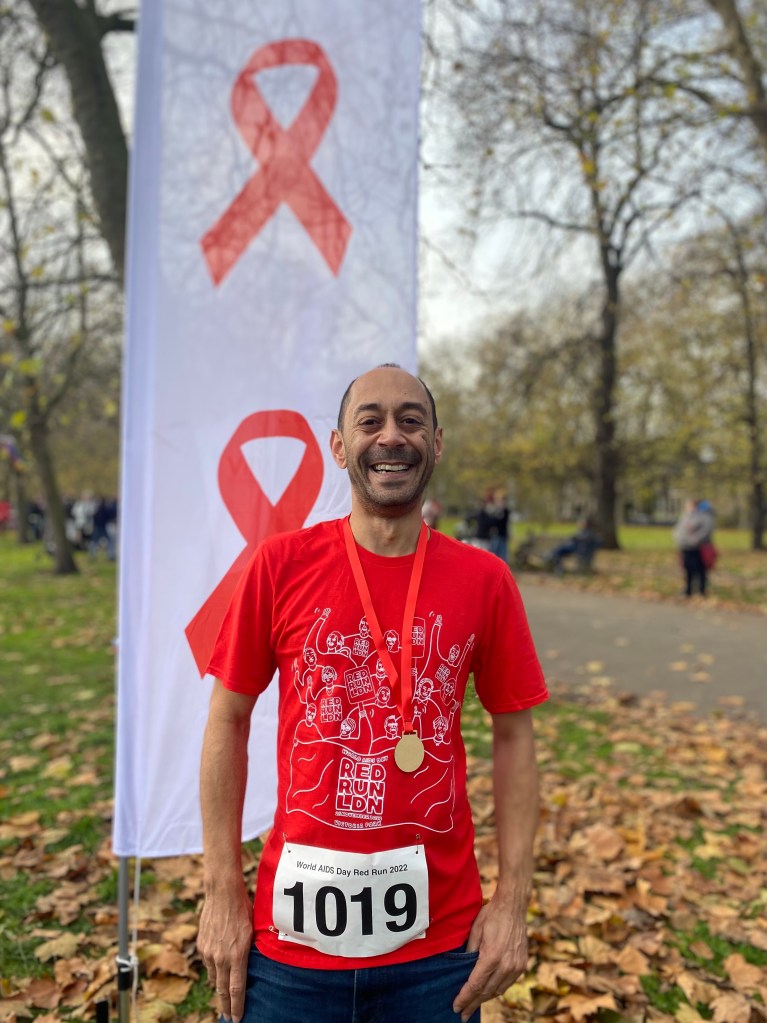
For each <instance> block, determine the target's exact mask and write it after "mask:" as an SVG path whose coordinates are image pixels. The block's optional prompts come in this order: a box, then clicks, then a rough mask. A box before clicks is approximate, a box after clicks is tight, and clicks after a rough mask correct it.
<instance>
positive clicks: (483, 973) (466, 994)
mask: <svg viewBox="0 0 767 1023" xmlns="http://www.w3.org/2000/svg"><path fill="white" fill-rule="evenodd" d="M493 792H494V796H495V826H496V831H497V834H498V885H497V887H496V890H495V894H494V895H493V897H492V898H491V899H490V901H489V902H488V903H487V905H486V906H483V907H482V909H481V910H480V912H479V914H478V916H477V918H476V920H475V921H474V924H473V926H472V929H471V933H470V935H469V941H468V945H467V948H468V950H469V951H473V950H475V949H479V960H478V961H477V965H476V966H475V967H474V969H473V970H472V972H471V974H470V976H469V979H468V980H467V981H466V983H465V984H464V986H463V987H462V988H461V990H460V992H459V993H458V997H457V998H456V1000H455V1002H454V1003H453V1008H454V1010H455V1011H456V1012H460V1013H461V1019H462V1020H463V1021H464V1023H465V1021H466V1020H468V1019H469V1017H470V1016H471V1014H472V1013H473V1012H475V1011H476V1010H477V1009H478V1008H479V1006H480V1005H481V1003H482V1002H485V1001H487V1000H488V999H489V998H494V997H495V996H496V995H499V994H502V993H503V992H504V991H505V990H506V988H507V987H508V986H509V985H510V984H513V983H514V981H515V980H516V979H517V977H519V976H520V975H521V974H522V973H524V971H525V969H526V967H527V904H528V901H529V898H530V887H531V882H532V874H533V840H534V838H535V831H536V828H537V825H538V769H537V766H536V762H535V744H534V741H533V722H532V714H531V712H530V711H529V710H524V711H518V712H517V713H514V714H496V715H494V717H493Z"/></svg>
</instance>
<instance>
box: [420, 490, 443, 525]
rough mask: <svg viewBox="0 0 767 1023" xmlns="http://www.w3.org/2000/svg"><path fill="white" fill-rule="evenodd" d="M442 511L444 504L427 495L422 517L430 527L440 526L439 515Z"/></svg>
mask: <svg viewBox="0 0 767 1023" xmlns="http://www.w3.org/2000/svg"><path fill="white" fill-rule="evenodd" d="M441 513H442V506H441V505H440V503H439V501H435V500H434V498H432V497H427V498H426V500H425V501H424V502H423V506H422V508H421V518H422V519H423V521H424V522H425V523H426V525H427V526H428V527H429V528H430V529H438V528H439V517H440V515H441Z"/></svg>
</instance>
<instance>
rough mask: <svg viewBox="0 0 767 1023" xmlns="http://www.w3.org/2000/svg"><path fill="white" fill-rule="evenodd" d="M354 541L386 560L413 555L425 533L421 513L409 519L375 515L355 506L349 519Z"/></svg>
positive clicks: (415, 512)
mask: <svg viewBox="0 0 767 1023" xmlns="http://www.w3.org/2000/svg"><path fill="white" fill-rule="evenodd" d="M349 525H350V526H351V528H352V534H353V535H354V539H355V540H356V541H357V543H358V544H359V545H360V547H364V548H365V550H366V551H370V552H371V553H373V554H380V555H382V556H383V557H385V558H397V557H402V555H404V554H413V553H414V552H415V549H416V546H417V544H418V535H419V533H420V532H421V509H420V507H416V508H413V509H412V510H411V511H409V512H407V513H406V514H405V515H399V516H396V517H394V516H382V515H373V514H371V513H370V512H368V511H367V510H365V509H361V508H359V507H358V506H357V507H355V506H354V502H353V506H352V513H351V516H350V518H349Z"/></svg>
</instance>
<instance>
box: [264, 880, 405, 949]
mask: <svg viewBox="0 0 767 1023" xmlns="http://www.w3.org/2000/svg"><path fill="white" fill-rule="evenodd" d="M283 894H284V895H286V896H287V897H288V898H290V899H292V900H293V931H294V932H295V933H296V934H304V933H305V930H306V928H305V919H306V918H305V912H306V905H305V900H304V883H303V881H296V883H295V884H294V885H291V887H290V888H283ZM381 908H382V909H383V913H384V914H385V917H386V919H385V920H383V921H382V923H383V924H385V926H386V927H387V928H388V929H389V930H390V931H409V930H410V928H411V927H412V926H413V924H414V923H415V918H416V913H417V911H418V896H417V895H416V891H415V888H414V887H413V886H412V885H411V884H404V883H400V884H393V885H391V887H390V888H386V889H385V891H384V892H383V906H382V907H381ZM350 909H351V911H352V912H358V913H359V920H360V931H361V933H362V934H364V935H371V934H373V933H374V929H373V889H372V888H371V887H365V888H362V889H361V891H359V892H356V893H355V894H353V895H349V896H348V902H347V897H346V895H345V894H344V892H343V891H341V889H340V888H336V887H335V885H323V886H322V887H321V888H319V889H318V890H317V892H316V894H315V896H314V906H313V912H314V923H315V924H316V927H317V930H318V931H319V932H320V934H324V935H325V937H327V938H337V937H339V936H340V935H341V934H343V933H344V932H345V931H346V928H347V924H348V922H349V911H350ZM329 921H332V923H330V922H329Z"/></svg>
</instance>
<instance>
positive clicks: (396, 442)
mask: <svg viewBox="0 0 767 1023" xmlns="http://www.w3.org/2000/svg"><path fill="white" fill-rule="evenodd" d="M378 443H379V444H380V445H381V446H382V447H385V448H395V447H400V446H401V445H402V444H404V443H405V435H404V434H403V432H402V430H401V429H400V426H399V423H398V422H397V417H396V416H387V417H386V419H384V421H383V425H382V426H381V432H380V433H379V435H378Z"/></svg>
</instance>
